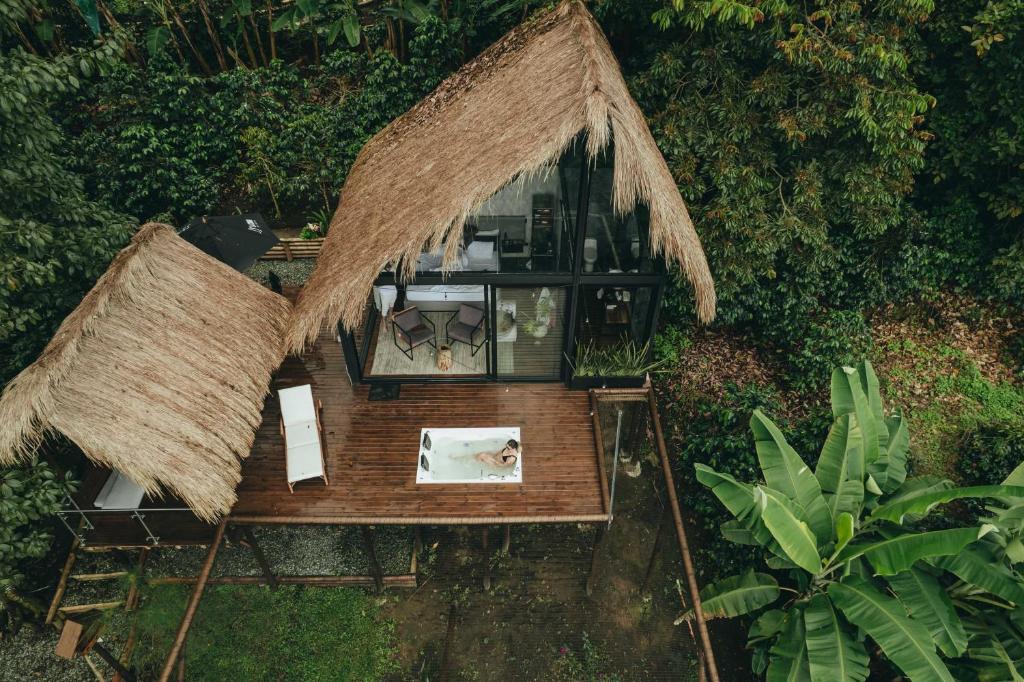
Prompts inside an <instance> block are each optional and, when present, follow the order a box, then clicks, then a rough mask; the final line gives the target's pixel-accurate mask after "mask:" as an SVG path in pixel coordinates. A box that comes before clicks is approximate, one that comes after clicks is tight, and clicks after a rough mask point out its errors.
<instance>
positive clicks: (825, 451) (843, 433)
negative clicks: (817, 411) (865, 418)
mask: <svg viewBox="0 0 1024 682" xmlns="http://www.w3.org/2000/svg"><path fill="white" fill-rule="evenodd" d="M814 476H815V478H817V479H818V484H819V485H820V486H821V489H822V490H823V491H825V492H827V493H834V492H837V491H838V490H839V487H840V486H841V485H842V483H843V481H846V480H847V479H855V480H858V481H863V480H864V450H863V448H862V446H861V442H860V431H858V430H855V429H853V428H851V424H850V415H848V414H842V415H839V416H838V417H837V418H836V420H835V422H833V423H832V427H831V428H830V429H829V431H828V437H826V438H825V445H824V446H823V447H822V448H821V456H820V457H819V458H818V466H817V467H816V468H815V470H814Z"/></svg>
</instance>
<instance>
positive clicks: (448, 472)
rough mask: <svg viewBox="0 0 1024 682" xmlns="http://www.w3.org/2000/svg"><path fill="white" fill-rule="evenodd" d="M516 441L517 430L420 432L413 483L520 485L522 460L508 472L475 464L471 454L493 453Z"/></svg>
mask: <svg viewBox="0 0 1024 682" xmlns="http://www.w3.org/2000/svg"><path fill="white" fill-rule="evenodd" d="M511 439H515V440H517V441H519V443H520V446H521V445H522V440H520V438H519V427H517V426H516V427H513V426H509V427H498V428H490V429H423V430H422V431H421V432H420V455H419V460H418V462H417V465H416V482H417V483H522V482H523V458H522V457H519V458H517V459H516V464H515V466H514V467H512V469H506V468H497V467H492V466H490V465H487V464H483V463H481V462H478V461H477V460H476V459H475V458H474V457H473V455H475V454H477V453H480V452H497V451H499V450H501V449H502V448H504V447H505V444H506V443H508V441H509V440H511Z"/></svg>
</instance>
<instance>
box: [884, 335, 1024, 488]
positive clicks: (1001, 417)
mask: <svg viewBox="0 0 1024 682" xmlns="http://www.w3.org/2000/svg"><path fill="white" fill-rule="evenodd" d="M875 361H876V362H877V364H878V365H879V366H880V367H881V368H883V369H882V371H881V372H880V378H881V380H882V383H883V386H884V388H885V391H886V393H887V395H888V397H889V399H890V401H891V402H892V404H893V405H894V406H895V405H898V406H900V407H902V409H903V410H904V413H905V414H906V415H907V417H909V419H910V428H911V444H912V448H911V463H912V464H913V466H914V468H915V470H916V471H917V472H918V473H922V474H938V475H941V476H949V477H953V478H958V473H957V469H958V464H959V461H958V460H959V457H960V449H961V447H960V446H961V445H962V443H963V442H964V440H965V438H967V437H969V436H970V434H972V433H973V432H975V431H977V430H978V429H981V428H984V427H993V426H998V427H1000V428H1004V429H1024V387H1021V386H1018V385H1015V384H1012V383H1010V382H1008V381H1005V380H994V379H991V378H987V377H985V376H983V374H982V372H981V370H980V369H979V367H978V365H977V364H976V363H975V362H974V361H973V360H972V359H971V358H970V357H969V356H968V355H967V354H966V353H964V352H963V351H961V350H959V349H957V348H954V347H952V346H950V345H948V344H946V343H944V342H941V341H936V342H935V343H922V342H920V341H913V340H909V339H904V340H899V341H891V342H888V343H885V344H882V345H880V346H879V347H878V348H877V349H876V358H875ZM992 482H993V483H994V482H995V481H992Z"/></svg>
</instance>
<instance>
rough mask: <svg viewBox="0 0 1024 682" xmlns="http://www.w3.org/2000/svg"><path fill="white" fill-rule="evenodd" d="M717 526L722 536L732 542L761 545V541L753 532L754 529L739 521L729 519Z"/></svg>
mask: <svg viewBox="0 0 1024 682" xmlns="http://www.w3.org/2000/svg"><path fill="white" fill-rule="evenodd" d="M719 528H720V529H721V531H722V537H724V538H725V539H726V540H728V541H729V542H734V543H736V544H737V545H754V546H758V547H759V546H761V544H762V543H761V542H760V541H758V538H757V537H756V535H755V534H754V531H753V530H751V529H750V528H747V527H746V526H744V525H743V523H741V522H740V521H738V520H736V519H731V520H729V521H726V522H725V523H723V524H722V525H721V526H719Z"/></svg>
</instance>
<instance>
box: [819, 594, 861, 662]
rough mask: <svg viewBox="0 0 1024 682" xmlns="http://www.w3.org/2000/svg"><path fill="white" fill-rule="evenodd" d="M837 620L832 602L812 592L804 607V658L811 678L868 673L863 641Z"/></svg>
mask: <svg viewBox="0 0 1024 682" xmlns="http://www.w3.org/2000/svg"><path fill="white" fill-rule="evenodd" d="M848 627H849V626H847V625H846V624H845V623H841V622H840V621H839V616H837V615H836V612H835V610H834V609H833V608H832V602H830V601H829V598H828V597H827V596H825V595H824V594H816V595H814V597H812V598H811V600H810V601H809V602H808V603H807V607H806V608H805V609H804V630H805V631H806V635H805V637H806V639H807V660H808V662H809V663H810V669H811V679H812V680H814V682H831V681H832V680H836V682H846V681H848V680H852V681H854V682H863V680H865V679H867V676H868V653H867V652H866V651H865V650H864V645H863V644H862V643H861V642H858V641H857V640H856V639H854V638H853V637H852V636H851V635H850V633H849V632H848V631H847V628H848Z"/></svg>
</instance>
